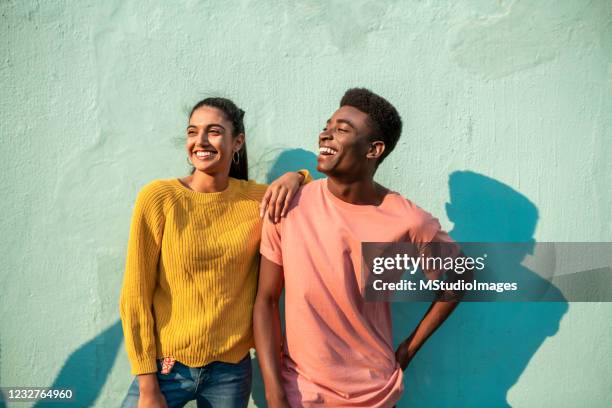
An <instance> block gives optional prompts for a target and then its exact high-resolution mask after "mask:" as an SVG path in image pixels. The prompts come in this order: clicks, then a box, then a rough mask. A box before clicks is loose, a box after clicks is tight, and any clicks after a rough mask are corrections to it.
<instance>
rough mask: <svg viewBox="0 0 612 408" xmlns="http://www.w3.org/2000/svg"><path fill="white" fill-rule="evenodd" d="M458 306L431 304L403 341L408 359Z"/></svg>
mask: <svg viewBox="0 0 612 408" xmlns="http://www.w3.org/2000/svg"><path fill="white" fill-rule="evenodd" d="M458 304H459V302H458V301H448V302H442V301H435V302H433V303H432V304H431V306H430V307H429V309H428V310H427V312H426V313H425V316H423V319H421V322H420V323H419V325H418V326H417V328H416V329H415V330H414V332H412V334H411V335H410V337H408V339H406V341H405V343H406V348H407V351H408V356H409V358H410V359H412V357H414V355H415V354H416V352H417V351H419V349H420V348H421V346H422V345H423V344H424V343H425V341H426V340H427V339H428V338H429V336H431V335H432V334H433V332H435V331H436V329H437V328H438V327H440V325H441V324H442V323H444V321H445V320H446V318H447V317H448V316H450V314H451V313H452V312H453V310H455V308H456V307H457V305H458Z"/></svg>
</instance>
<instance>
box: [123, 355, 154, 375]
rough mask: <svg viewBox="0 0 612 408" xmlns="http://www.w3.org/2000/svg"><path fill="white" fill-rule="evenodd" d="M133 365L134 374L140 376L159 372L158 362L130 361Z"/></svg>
mask: <svg viewBox="0 0 612 408" xmlns="http://www.w3.org/2000/svg"><path fill="white" fill-rule="evenodd" d="M130 363H131V365H132V374H133V375H140V374H151V373H156V372H157V360H155V359H154V358H153V359H147V360H134V361H130Z"/></svg>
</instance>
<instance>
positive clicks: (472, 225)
mask: <svg viewBox="0 0 612 408" xmlns="http://www.w3.org/2000/svg"><path fill="white" fill-rule="evenodd" d="M449 188H450V203H448V204H447V206H446V209H447V214H448V218H449V219H450V220H451V221H452V222H453V223H454V228H453V230H452V231H450V232H449V233H450V235H451V236H452V237H453V239H455V240H456V241H458V242H530V241H533V240H534V238H533V233H534V231H535V227H536V224H537V221H538V211H537V208H536V207H535V205H534V204H533V203H531V201H529V200H528V199H527V198H526V197H525V196H523V195H522V194H520V193H519V192H517V191H515V190H513V189H512V188H510V187H509V186H507V185H505V184H503V183H501V182H499V181H497V180H494V179H492V178H489V177H486V176H484V175H481V174H478V173H474V172H469V171H462V172H454V173H452V174H451V175H450V178H449ZM526 255H527V253H517V254H514V258H512V260H511V262H509V263H510V264H509V265H508V269H509V270H513V269H514V270H515V271H518V272H520V274H521V275H532V276H534V279H539V278H537V277H536V276H535V275H536V274H535V273H534V272H533V271H530V270H529V269H528V268H526V267H524V266H523V265H522V264H521V263H522V261H523V259H524V257H525V256H526ZM548 290H551V291H555V292H556V291H557V289H556V288H555V287H552V286H551V287H549V288H548ZM560 298H561V299H563V297H562V296H560ZM427 306H428V305H427V304H424V303H395V304H393V328H394V335H395V339H394V340H395V343H396V344H398V343H399V342H400V341H402V340H403V339H404V338H405V337H406V336H407V335H408V334H410V332H411V331H412V330H413V328H414V327H415V326H416V324H418V321H419V320H420V318H421V316H422V315H423V313H424V312H425V310H426V309H427ZM567 310H568V304H567V302H539V303H536V302H531V303H530V302H516V303H492V302H489V303H486V302H464V303H463V304H461V305H460V306H459V307H458V308H457V310H456V311H455V313H454V314H453V315H452V316H451V317H450V318H449V319H448V321H446V323H444V325H443V326H442V327H441V328H440V330H439V331H438V332H436V333H435V334H434V335H433V336H432V337H431V338H430V339H429V341H428V343H426V345H425V346H424V347H423V348H422V349H421V350H420V351H419V353H418V354H417V356H416V357H415V359H414V360H413V362H412V363H411V365H410V366H409V367H408V370H407V372H406V376H405V383H404V384H405V392H404V396H403V398H402V400H401V401H400V403H399V404H398V407H449V406H462V407H482V406H488V407H508V406H510V405H509V403H508V400H507V394H508V391H509V389H510V388H511V387H512V386H513V385H514V384H515V383H516V382H517V381H518V379H519V378H520V376H521V374H522V373H523V371H524V370H525V367H526V366H527V364H528V363H529V361H530V360H531V358H532V357H533V356H534V354H535V353H536V352H537V350H538V348H539V347H540V346H541V345H542V343H543V342H544V340H545V339H546V338H547V337H549V336H553V335H554V334H555V333H557V331H558V328H559V321H560V320H561V317H562V316H563V315H564V314H565V313H566V312H567Z"/></svg>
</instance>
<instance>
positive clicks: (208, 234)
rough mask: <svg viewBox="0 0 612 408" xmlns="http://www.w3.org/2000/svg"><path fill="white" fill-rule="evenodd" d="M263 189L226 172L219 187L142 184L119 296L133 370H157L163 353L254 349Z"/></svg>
mask: <svg viewBox="0 0 612 408" xmlns="http://www.w3.org/2000/svg"><path fill="white" fill-rule="evenodd" d="M265 190H266V186H265V185H261V184H257V183H255V182H252V181H243V180H236V179H233V178H230V181H229V186H228V187H227V189H226V190H224V191H221V192H218V193H198V192H195V191H192V190H189V189H188V188H187V187H185V186H183V184H181V182H180V181H179V180H178V179H171V180H157V181H154V182H152V183H150V184H148V185H146V186H145V187H144V188H143V189H142V190H141V191H140V193H139V194H138V198H137V200H136V204H135V207H134V213H133V217H132V224H131V229H130V239H129V243H128V253H127V261H126V269H125V277H124V281H123V288H122V291H121V300H120V313H121V321H122V324H123V333H124V336H125V344H126V349H127V353H128V357H129V360H130V363H131V367H132V373H133V374H145V373H153V372H156V371H157V366H156V359H159V358H163V357H173V358H174V359H176V360H178V361H180V362H181V363H183V364H185V365H188V366H191V367H197V366H203V365H205V364H208V363H209V362H212V361H215V360H219V361H225V362H231V363H236V362H238V361H240V359H242V358H243V357H244V356H245V355H246V353H247V352H248V351H249V348H251V347H252V345H253V330H252V310H253V303H254V301H255V293H256V289H257V271H258V266H259V265H258V264H259V241H260V234H261V222H260V218H259V203H260V201H261V199H262V197H263V194H264V192H265Z"/></svg>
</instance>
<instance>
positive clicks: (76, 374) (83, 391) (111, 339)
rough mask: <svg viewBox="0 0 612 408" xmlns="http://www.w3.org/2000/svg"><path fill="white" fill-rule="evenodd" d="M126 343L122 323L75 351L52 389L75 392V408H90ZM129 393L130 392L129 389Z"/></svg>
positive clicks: (119, 322)
mask: <svg viewBox="0 0 612 408" xmlns="http://www.w3.org/2000/svg"><path fill="white" fill-rule="evenodd" d="M122 341H123V335H122V332H121V321H120V320H117V321H116V322H115V323H114V324H113V325H112V326H110V327H109V328H108V329H106V330H104V331H103V332H102V333H100V334H98V335H97V336H96V337H94V338H93V339H91V340H90V341H88V342H87V343H85V344H83V345H82V346H81V347H79V348H78V349H77V350H76V351H74V352H73V353H72V354H71V355H70V356H69V357H68V359H67V360H66V362H65V363H64V366H63V367H62V369H61V370H60V372H59V374H58V375H57V377H56V378H55V381H53V384H51V385H50V387H51V388H60V389H62V388H63V389H67V388H70V389H72V390H73V392H74V400H73V401H71V402H70V406H73V407H91V406H93V405H94V403H95V401H96V399H97V398H98V396H99V395H100V392H101V391H102V388H103V387H104V384H105V383H106V380H107V378H108V375H109V374H110V371H111V369H112V368H113V364H114V363H115V358H116V357H117V353H118V351H119V346H120V345H121V342H122ZM126 389H127V388H126ZM41 406H44V407H46V406H49V407H51V406H53V407H58V406H59V405H58V403H57V402H38V403H36V405H34V407H41Z"/></svg>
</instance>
